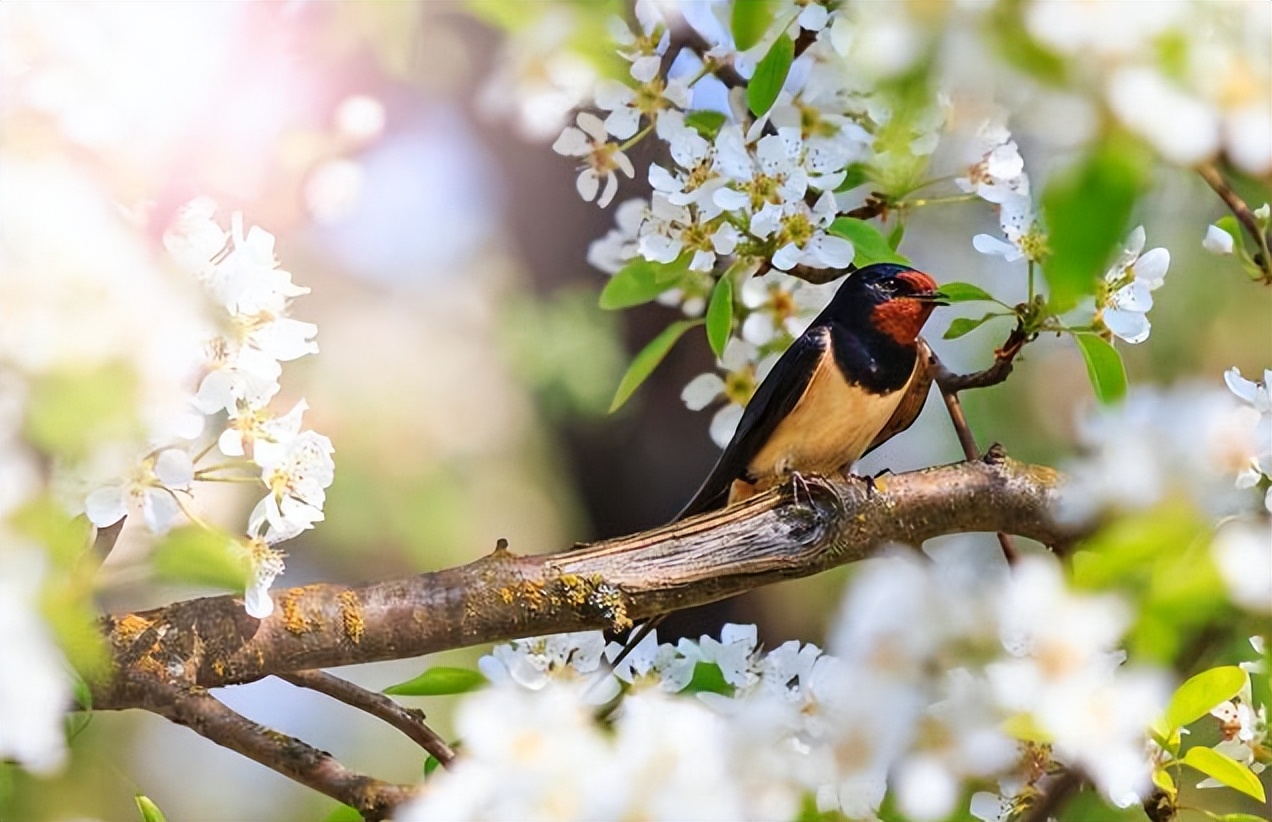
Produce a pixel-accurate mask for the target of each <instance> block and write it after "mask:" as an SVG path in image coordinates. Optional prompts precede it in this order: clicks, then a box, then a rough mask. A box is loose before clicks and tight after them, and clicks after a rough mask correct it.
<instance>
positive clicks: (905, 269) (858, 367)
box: [672, 263, 946, 522]
mask: <svg viewBox="0 0 1272 822" xmlns="http://www.w3.org/2000/svg"><path fill="white" fill-rule="evenodd" d="M945 304H946V303H945V301H944V295H943V294H942V293H941V292H940V291H939V290H938V288H937V284H936V281H935V280H934V279H932V277H931V276H930V275H928V274H925V273H923V272H922V271H918V270H916V269H914V268H911V267H909V266H906V265H901V264H897V263H875V264H873V265H868V266H864V267H862V268H860V269H857V270H856V271H855V272H854V273H853V274H851V275H850V276H849V277H848V278H847V279H846V280H845V281H844V283H843V285H841V286H840V287H839V290H838V291H837V292H835V296H834V297H833V298H832V299H831V301H830V303H829V304H828V305H827V306H826V308H825V309H824V310H823V311H822V312H821V314H819V315H818V316H817V318H816V319H814V320H813V322H812V323H811V324H810V325H809V326H808V328H807V330H805V331H804V333H803V334H801V335H800V336H799V337H797V338H796V339H795V342H794V343H792V344H791V346H790V348H788V349H786V352H785V353H783V354H782V356H781V358H780V359H779V360H778V361H777V363H776V364H775V365H774V366H773V369H772V370H771V371H770V372H769V373H768V376H766V377H765V378H764V380H763V381H762V382H761V383H760V385H759V387H758V388H756V390H755V394H754V395H753V396H752V397H751V400H750V402H748V403H747V405H746V408H745V410H744V411H743V412H742V418H741V420H740V421H739V423H738V427H737V431H736V432H735V433H734V435H733V438H732V439H731V440H730V441H729V444H728V445H726V446H725V448H724V452H723V453H722V454H721V455H720V458H719V460H718V461H717V462H716V464H715V467H714V468H712V469H711V473H710V474H708V475H707V478H706V480H705V481H704V482H703V483H702V486H701V487H700V488H699V489H698V492H697V493H696V494H694V496H693V499H691V500H690V501H689V503H688V504H687V505H686V506H685V507H684V509H683V510H681V512H680V513H679V514H677V515H676V518H675V519H674V520H672V521H673V522H676V521H679V520H681V519H684V518H685V517H690V516H693V515H695V514H701V513H705V512H707V511H711V510H714V509H717V508H723V507H725V506H726V505H731V504H733V503H736V502H739V501H741V500H742V499H745V498H747V497H749V496H752V495H754V494H756V493H758V492H760V491H764V490H767V489H769V488H772V487H773V486H775V485H779V484H781V483H783V482H785V481H786V480H787V479H788V478H790V477H791V476H792V475H793V474H821V475H831V474H836V473H839V472H842V471H844V470H846V469H848V468H850V467H851V465H852V464H853V463H855V462H856V461H857V460H859V459H860V458H861V457H863V456H865V455H866V454H868V453H870V452H871V451H873V450H874V449H876V448H878V447H879V446H880V445H882V444H883V443H885V442H887V441H888V440H889V439H891V438H892V437H894V436H895V435H897V434H899V433H901V432H902V431H904V430H906V429H907V428H909V427H910V425H911V424H912V423H913V422H914V420H915V419H916V418H917V417H918V415H919V411H921V410H922V408H923V404H924V402H925V401H926V400H927V393H928V389H929V387H930V386H931V383H932V377H931V374H930V372H929V370H928V369H927V357H926V356H923V355H922V354H924V353H925V352H926V348H927V346H926V344H925V343H924V342H923V341H922V338H921V337H919V332H920V331H921V330H922V328H923V325H924V323H926V322H927V319H928V317H929V316H930V315H931V313H932V311H933V310H934V309H935V308H936V307H937V306H938V305H945Z"/></svg>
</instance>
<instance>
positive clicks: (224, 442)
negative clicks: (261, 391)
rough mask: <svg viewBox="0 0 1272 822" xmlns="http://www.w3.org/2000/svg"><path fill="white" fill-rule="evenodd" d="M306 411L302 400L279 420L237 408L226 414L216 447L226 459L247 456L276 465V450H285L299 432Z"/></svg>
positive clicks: (249, 409) (265, 413) (305, 403)
mask: <svg viewBox="0 0 1272 822" xmlns="http://www.w3.org/2000/svg"><path fill="white" fill-rule="evenodd" d="M307 410H309V403H307V402H305V401H304V400H300V401H299V402H297V403H296V404H295V405H294V406H292V410H291V411H288V412H287V413H286V414H284V415H283V416H281V417H275V416H273V415H272V414H270V413H269V412H267V411H261V410H256V409H251V408H246V409H239V411H238V413H235V414H231V415H230V418H229V425H228V427H227V428H226V429H225V430H224V431H223V432H221V436H220V437H219V438H218V439H217V446H218V447H219V448H220V449H221V453H222V454H225V455H226V456H227V457H243V456H250V457H251V458H252V459H253V460H261V461H264V462H277V461H278V452H277V450H276V449H282V448H285V447H286V444H287V443H288V442H289V441H290V440H291V439H292V438H294V437H295V436H296V435H297V434H299V433H300V425H301V417H302V416H304V413H305V411H307Z"/></svg>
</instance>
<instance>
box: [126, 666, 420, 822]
mask: <svg viewBox="0 0 1272 822" xmlns="http://www.w3.org/2000/svg"><path fill="white" fill-rule="evenodd" d="M125 689H126V690H127V691H129V692H131V693H133V694H134V695H135V697H136V698H137V699H139V700H142V701H144V702H145V705H146V708H147V709H148V710H151V711H153V712H155V713H157V714H159V715H160V716H163V717H166V718H167V719H170V720H171V721H173V722H175V723H177V724H178V725H185V726H187V727H189V728H190V729H191V730H193V731H195V732H196V733H198V734H200V735H202V736H205V737H207V738H208V739H210V740H212V741H213V742H215V743H216V744H218V745H221V746H224V747H226V748H229V749H230V750H232V751H236V752H238V753H240V754H242V755H243V756H246V757H248V758H249V759H253V760H255V761H257V762H259V763H261V764H262V765H265V766H266V767H268V768H271V769H273V770H275V771H278V772H279V773H281V774H282V775H283V776H286V777H288V778H289V779H293V780H295V781H296V782H299V783H301V784H302V785H306V786H308V787H310V788H313V789H314V790H316V791H320V792H321V793H324V794H326V795H327V796H330V797H331V798H332V799H336V800H338V801H340V802H343V803H345V804H346V805H351V806H352V807H354V808H356V809H357V810H358V811H359V812H360V813H361V814H362V815H363V817H364V818H366V819H383V818H385V817H386V816H388V814H389V813H390V812H391V811H392V810H393V808H395V807H397V806H398V805H400V804H401V803H403V802H405V801H406V800H408V799H410V798H411V797H412V796H413V795H414V789H413V788H411V787H410V786H408V785H395V784H393V783H391V782H382V781H380V780H378V779H373V778H371V777H369V776H364V775H362V774H358V773H354V772H353V771H350V770H348V769H347V768H345V767H344V766H343V765H341V764H340V763H339V762H337V761H336V760H335V759H334V758H332V756H331V754H328V753H326V752H324V751H320V750H318V749H317V748H314V747H312V746H310V745H307V744H305V743H304V742H302V741H300V740H299V739H295V738H294V737H290V736H287V735H285V734H281V733H279V732H277V731H274V730H270V729H269V728H265V727H263V726H261V725H258V724H256V723H255V722H252V721H251V720H250V719H247V718H246V717H244V716H242V715H240V714H238V713H236V712H235V711H233V710H231V709H230V708H228V707H227V706H225V705H224V704H223V703H221V702H220V701H218V700H217V699H216V698H215V697H213V696H212V695H211V694H209V693H208V692H207V691H206V690H204V689H203V688H201V687H199V686H197V685H174V684H170V683H166V682H160V681H158V680H156V679H155V678H153V677H149V676H144V675H143V676H133V677H129V679H128V682H127V684H126V686H125Z"/></svg>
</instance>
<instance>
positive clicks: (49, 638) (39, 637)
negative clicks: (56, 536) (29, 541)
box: [0, 524, 71, 775]
mask: <svg viewBox="0 0 1272 822" xmlns="http://www.w3.org/2000/svg"><path fill="white" fill-rule="evenodd" d="M0 530H6V531H7V529H5V526H4V525H3V524H0ZM3 536H4V541H3V546H2V547H0V566H2V567H3V570H4V572H3V573H0V663H2V664H0V757H3V758H4V759H6V760H8V759H13V760H16V761H17V762H18V763H20V764H21V765H22V767H24V768H26V769H28V770H30V771H32V772H33V773H37V774H44V775H51V774H53V773H55V772H57V770H58V769H59V768H60V767H61V766H62V764H63V763H64V762H65V761H66V725H65V719H66V711H67V709H68V708H69V707H70V706H71V678H70V676H68V673H67V665H66V660H65V659H64V658H63V656H62V652H61V651H60V650H59V649H58V647H57V645H56V643H55V641H54V637H53V634H52V631H51V630H50V629H49V625H48V623H47V621H46V620H45V617H44V615H43V614H42V613H41V605H40V594H41V589H42V586H43V585H44V580H45V577H46V574H47V566H48V562H47V559H46V557H45V556H44V554H43V552H42V551H40V550H39V549H38V548H35V547H33V546H29V545H24V544H21V543H20V542H19V540H18V539H15V538H14V535H13V534H10V533H7V532H6V533H4V534H3Z"/></svg>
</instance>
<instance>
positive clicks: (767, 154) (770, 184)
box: [712, 123, 808, 213]
mask: <svg viewBox="0 0 1272 822" xmlns="http://www.w3.org/2000/svg"><path fill="white" fill-rule="evenodd" d="M802 147H803V141H802V140H801V139H800V136H799V132H798V131H797V130H795V129H782V130H781V131H779V132H778V133H777V134H769V135H766V136H764V137H761V138H760V139H759V140H758V141H757V142H756V143H754V145H750V144H749V143H748V141H747V139H746V137H744V136H743V134H742V129H741V127H740V126H738V125H737V124H735V123H726V124H725V125H724V126H723V127H722V128H721V129H720V133H719V134H718V135H717V136H716V168H717V169H718V170H719V172H720V173H721V174H722V175H723V176H724V177H725V178H726V179H727V180H728V182H729V184H728V186H727V187H724V188H718V189H716V191H715V192H714V194H712V199H713V200H714V201H715V204H716V205H717V206H719V207H720V208H723V209H725V210H727V211H737V210H744V211H747V212H749V213H754V212H756V211H759V210H760V209H761V208H762V207H763V206H764V205H765V204H766V203H772V204H774V205H782V204H784V203H796V202H802V201H803V198H804V192H806V191H807V190H808V172H807V171H806V170H805V169H804V167H803V166H802V165H801V164H800V155H801V150H802Z"/></svg>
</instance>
